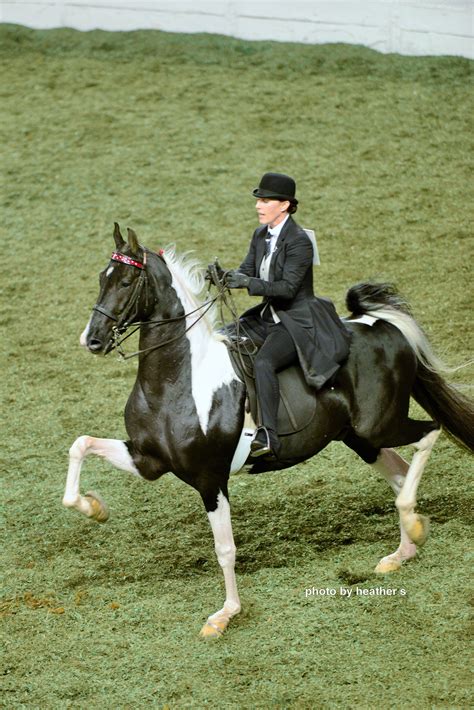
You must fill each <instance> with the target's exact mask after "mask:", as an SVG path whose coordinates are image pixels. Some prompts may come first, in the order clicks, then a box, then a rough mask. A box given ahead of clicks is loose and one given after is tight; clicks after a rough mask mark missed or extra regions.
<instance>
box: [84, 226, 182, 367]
mask: <svg viewBox="0 0 474 710" xmlns="http://www.w3.org/2000/svg"><path fill="white" fill-rule="evenodd" d="M127 235H128V236H127V241H125V240H124V239H123V237H122V235H121V233H120V227H119V225H118V224H117V223H115V228H114V241H115V250H114V252H113V254H112V256H111V259H110V262H109V263H108V265H107V266H106V267H105V269H104V270H103V271H102V272H101V274H100V292H99V298H98V299H97V303H96V305H95V306H94V308H93V310H92V316H91V318H90V320H89V323H88V324H87V326H86V328H85V330H84V332H83V333H82V335H81V339H80V342H81V345H84V346H85V347H87V348H88V349H89V350H90V351H91V352H93V353H103V354H106V353H108V352H109V351H110V350H111V349H112V348H113V346H114V336H115V335H116V334H119V333H121V332H123V331H124V330H125V329H126V328H127V327H128V326H129V325H131V324H133V323H136V322H138V321H143V320H146V319H147V318H149V317H150V315H151V313H152V312H153V309H154V306H155V304H156V293H155V290H156V289H153V288H150V278H149V273H148V271H147V260H148V261H150V257H152V259H153V261H155V260H157V261H159V262H160V261H161V259H160V258H159V257H158V256H157V255H156V254H153V253H152V252H148V251H147V250H146V249H145V248H144V247H142V246H140V244H139V243H138V239H137V236H136V234H135V232H134V231H133V230H131V229H128V230H127ZM154 266H155V271H156V265H155V264H154ZM162 271H163V274H162V275H161V277H160V279H161V281H162V282H163V281H164V282H165V284H164V285H166V283H167V284H169V283H170V280H171V278H170V276H169V273H168V270H167V269H166V266H165V264H164V262H163V263H162ZM153 281H156V274H155V278H154V279H153Z"/></svg>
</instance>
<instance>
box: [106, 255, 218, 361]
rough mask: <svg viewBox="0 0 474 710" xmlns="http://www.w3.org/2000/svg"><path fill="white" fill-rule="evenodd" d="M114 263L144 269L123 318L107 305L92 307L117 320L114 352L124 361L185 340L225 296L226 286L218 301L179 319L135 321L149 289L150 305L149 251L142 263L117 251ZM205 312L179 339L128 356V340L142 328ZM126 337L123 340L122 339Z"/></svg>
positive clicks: (175, 321)
mask: <svg viewBox="0 0 474 710" xmlns="http://www.w3.org/2000/svg"><path fill="white" fill-rule="evenodd" d="M158 255H159V256H160V258H161V259H162V258H163V257H162V252H161V251H160V252H158ZM110 258H111V260H112V261H118V262H120V263H121V264H127V266H133V267H135V268H137V269H140V276H139V277H138V279H137V281H136V283H135V286H134V288H133V291H132V293H131V295H130V299H129V301H128V303H127V305H126V307H125V309H124V311H123V313H122V314H121V315H120V318H117V317H116V316H114V315H113V313H110V311H108V310H107V309H106V308H105V307H104V306H102V305H101V304H100V303H96V305H95V306H94V307H93V308H92V310H93V311H97V313H101V314H102V315H104V316H106V318H109V319H110V320H113V321H114V322H115V323H116V325H114V326H113V328H112V339H113V344H112V348H111V350H117V352H118V353H119V356H120V358H121V359H123V360H129V359H130V358H132V357H136V356H137V355H141V354H142V353H146V352H149V351H151V350H157V349H158V348H162V347H164V346H165V345H169V344H170V343H173V342H175V341H176V340H179V339H180V338H182V337H183V335H185V334H186V333H187V332H188V331H189V330H191V328H192V327H193V326H195V325H196V323H198V322H199V321H200V320H201V319H202V318H204V316H205V315H206V313H207V312H208V311H209V309H210V308H211V307H212V306H213V305H214V303H215V302H216V301H217V299H218V298H219V296H221V294H222V291H223V290H224V287H222V289H220V290H219V292H218V293H217V295H216V296H215V297H214V298H211V299H210V300H207V301H205V302H204V303H202V304H201V305H200V306H198V307H197V308H195V309H194V310H193V311H189V312H188V313H183V314H182V315H180V316H176V317H175V318H163V319H160V320H147V321H138V322H137V321H134V318H135V316H136V315H137V314H138V304H139V302H140V299H141V296H142V291H143V289H145V307H146V306H147V305H148V277H147V273H146V263H147V252H146V251H145V250H144V251H143V261H138V260H136V259H132V258H131V257H129V256H127V255H126V254H122V253H121V252H113V253H112V256H111V257H110ZM202 309H205V310H204V311H203V312H202V313H201V315H200V316H199V318H196V320H195V321H193V322H192V323H191V325H189V326H188V327H187V328H185V330H184V331H182V332H181V333H179V334H178V335H177V336H175V337H173V338H169V339H168V340H165V341H164V342H161V343H158V344H157V345H153V346H151V347H149V348H144V349H142V350H137V351H136V352H134V353H130V354H128V355H127V354H125V352H124V351H123V349H122V347H121V346H122V343H123V342H124V341H125V340H127V338H129V337H130V336H131V335H133V334H134V333H136V332H137V330H139V329H140V327H141V326H142V325H153V326H159V325H167V324H169V323H177V322H179V321H182V320H185V319H186V318H187V317H188V316H191V315H193V314H194V313H198V312H199V311H200V310H202ZM132 325H134V326H135V328H134V329H133V330H132V331H131V332H129V333H127V334H126V335H124V333H126V331H127V330H128V329H129V328H130V327H131V326H132ZM122 336H123V337H122ZM109 352H110V351H109Z"/></svg>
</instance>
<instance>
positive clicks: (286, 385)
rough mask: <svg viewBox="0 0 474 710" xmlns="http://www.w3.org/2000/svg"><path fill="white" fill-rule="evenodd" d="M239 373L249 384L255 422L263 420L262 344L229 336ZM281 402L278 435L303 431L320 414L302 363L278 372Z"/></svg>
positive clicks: (243, 380) (232, 359)
mask: <svg viewBox="0 0 474 710" xmlns="http://www.w3.org/2000/svg"><path fill="white" fill-rule="evenodd" d="M225 344H226V345H227V348H228V350H229V355H230V359H231V362H232V365H233V367H234V370H235V372H236V374H237V376H238V377H239V378H240V379H241V380H242V382H244V383H245V386H246V388H247V402H246V409H247V412H250V414H251V415H252V419H253V420H254V422H257V424H258V423H260V421H261V419H260V411H259V405H258V399H257V392H256V389H255V377H254V367H253V365H254V360H255V357H256V355H257V353H258V346H256V345H255V344H254V343H252V341H250V340H249V339H247V338H239V339H234V338H231V339H229V340H227V339H226V340H225ZM278 382H279V385H280V403H279V406H278V420H277V426H278V436H289V435H291V434H296V433H297V432H299V431H301V430H302V429H304V428H305V427H307V426H308V424H309V423H310V422H311V421H312V419H313V417H314V416H315V414H316V402H317V398H316V394H315V391H314V389H313V388H312V387H310V386H309V385H308V384H307V383H306V380H305V378H304V375H303V371H302V370H301V367H299V365H290V367H287V368H286V369H285V370H282V371H281V372H279V373H278Z"/></svg>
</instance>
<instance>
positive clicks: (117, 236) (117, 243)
mask: <svg viewBox="0 0 474 710" xmlns="http://www.w3.org/2000/svg"><path fill="white" fill-rule="evenodd" d="M114 241H115V246H116V247H117V249H121V248H122V247H123V245H124V244H125V239H124V238H123V237H122V235H121V234H120V227H119V226H118V223H117V222H114Z"/></svg>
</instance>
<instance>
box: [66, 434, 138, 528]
mask: <svg viewBox="0 0 474 710" xmlns="http://www.w3.org/2000/svg"><path fill="white" fill-rule="evenodd" d="M90 454H95V455H96V456H102V457H103V458H105V459H106V460H107V461H109V462H110V463H111V464H113V465H114V466H116V467H117V468H120V469H122V470H124V471H128V472H129V473H134V474H136V475H140V474H139V472H138V469H137V468H136V466H135V464H134V463H133V460H132V457H131V456H130V453H129V451H128V448H127V446H126V444H125V442H124V441H120V440H118V439H96V438H95V437H93V436H80V437H79V438H78V439H76V441H75V442H74V444H73V445H72V446H71V448H70V449H69V469H68V474H67V480H66V490H65V492H64V497H63V505H65V506H66V508H76V510H79V511H80V512H81V513H83V514H84V515H87V517H88V518H93V519H94V520H97V521H98V522H101V523H103V522H105V521H106V520H107V518H108V517H109V513H108V510H107V506H106V505H105V503H104V502H103V500H102V499H101V498H100V496H98V495H97V493H92V492H89V493H86V495H85V496H82V495H81V494H80V492H79V484H80V477H81V468H82V462H83V461H84V459H85V458H86V456H89V455H90Z"/></svg>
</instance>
